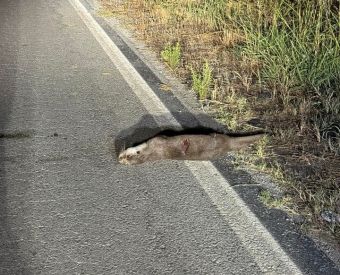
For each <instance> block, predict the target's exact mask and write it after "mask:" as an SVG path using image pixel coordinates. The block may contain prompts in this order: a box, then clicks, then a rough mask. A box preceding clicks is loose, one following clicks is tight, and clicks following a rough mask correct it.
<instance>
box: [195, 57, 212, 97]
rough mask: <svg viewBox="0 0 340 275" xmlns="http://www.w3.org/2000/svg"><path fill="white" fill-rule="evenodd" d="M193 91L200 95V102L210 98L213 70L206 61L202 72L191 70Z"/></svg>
mask: <svg viewBox="0 0 340 275" xmlns="http://www.w3.org/2000/svg"><path fill="white" fill-rule="evenodd" d="M191 77H192V89H193V90H194V91H195V92H196V93H197V94H198V98H199V99H200V100H204V99H207V98H208V92H209V88H210V86H211V84H212V80H213V78H212V69H211V68H210V66H209V63H208V62H207V61H206V62H205V63H204V65H203V68H202V72H201V73H200V72H196V71H195V70H194V69H193V68H191Z"/></svg>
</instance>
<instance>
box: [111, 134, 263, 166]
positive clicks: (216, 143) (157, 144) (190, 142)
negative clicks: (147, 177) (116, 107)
mask: <svg viewBox="0 0 340 275" xmlns="http://www.w3.org/2000/svg"><path fill="white" fill-rule="evenodd" d="M263 136H264V134H256V135H250V136H242V137H231V136H228V135H224V134H219V133H212V134H209V135H177V136H171V137H169V136H156V137H154V138H151V139H149V140H148V141H146V142H144V143H142V144H140V145H137V146H135V147H130V148H128V149H126V150H124V151H123V152H121V153H120V154H119V157H118V159H119V162H120V163H122V164H140V163H144V162H147V161H156V160H161V159H176V160H211V159H214V158H217V157H220V156H222V155H224V154H226V153H227V152H229V151H235V150H238V149H242V148H245V147H247V146H248V145H250V144H252V143H254V142H255V141H257V140H259V139H260V138H261V137H263Z"/></svg>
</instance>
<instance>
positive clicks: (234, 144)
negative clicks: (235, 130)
mask: <svg viewBox="0 0 340 275" xmlns="http://www.w3.org/2000/svg"><path fill="white" fill-rule="evenodd" d="M264 136H265V134H256V135H250V136H242V137H230V141H229V146H230V149H231V150H233V151H235V150H239V149H243V148H246V147H247V146H249V145H251V144H253V143H254V142H256V141H258V140H259V139H261V138H262V137H264Z"/></svg>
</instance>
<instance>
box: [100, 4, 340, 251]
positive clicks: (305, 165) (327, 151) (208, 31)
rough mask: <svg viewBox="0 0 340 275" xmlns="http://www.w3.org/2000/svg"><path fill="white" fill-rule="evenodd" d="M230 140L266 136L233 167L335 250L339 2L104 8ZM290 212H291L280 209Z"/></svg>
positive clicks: (339, 174) (338, 233) (339, 236)
mask: <svg viewBox="0 0 340 275" xmlns="http://www.w3.org/2000/svg"><path fill="white" fill-rule="evenodd" d="M102 3H103V4H104V7H105V10H107V11H109V13H110V14H111V13H112V14H114V15H115V16H121V18H123V20H125V22H127V23H128V25H129V26H131V27H133V28H134V30H135V31H136V33H137V34H139V35H140V37H141V38H142V39H143V40H144V41H146V43H147V44H148V45H150V46H152V47H153V48H154V49H155V51H157V52H158V53H159V55H160V58H162V59H163V60H164V61H165V62H166V63H167V64H168V66H169V67H170V68H171V70H172V71H173V72H174V73H175V74H176V75H177V76H178V77H180V78H181V79H182V80H183V81H184V82H185V83H187V84H188V85H189V86H190V87H191V88H192V89H193V90H194V91H195V92H196V93H197V95H198V99H199V100H200V101H201V102H202V106H203V108H204V110H205V111H206V112H208V113H210V114H212V115H213V116H214V117H216V118H217V119H219V120H220V121H221V122H222V123H224V124H225V125H226V126H227V127H228V128H229V129H230V130H232V131H240V130H249V129H258V128H262V129H265V130H267V131H268V132H271V133H272V135H271V136H270V137H269V138H267V139H265V140H263V141H262V142H261V143H259V144H257V145H256V146H254V148H253V150H252V151H251V152H247V153H246V154H239V155H238V156H237V157H236V162H238V163H240V164H241V163H248V164H251V166H252V167H254V168H256V169H259V170H262V171H264V172H267V173H270V174H271V175H272V176H273V177H274V178H275V179H276V180H277V181H278V183H279V184H280V185H281V187H282V188H283V190H284V191H285V195H284V197H283V198H281V199H275V200H273V199H272V198H271V196H270V194H268V193H266V192H264V193H262V194H261V196H260V197H261V198H262V200H263V202H265V203H266V202H267V204H268V205H270V206H272V207H280V208H283V209H287V207H289V208H290V209H291V210H292V211H290V212H294V213H298V214H299V215H301V216H302V217H303V219H301V221H302V222H301V224H302V226H303V228H308V230H309V231H310V232H311V231H313V232H321V233H328V235H331V236H333V240H335V242H338V244H340V156H339V155H340V88H339V87H340V2H339V1H337V0H304V1H302V0H296V1H293V0H256V1H246V0H239V1H235V0H229V1H226V0H177V1H175V0H130V1H119V0H102ZM288 202H289V203H288Z"/></svg>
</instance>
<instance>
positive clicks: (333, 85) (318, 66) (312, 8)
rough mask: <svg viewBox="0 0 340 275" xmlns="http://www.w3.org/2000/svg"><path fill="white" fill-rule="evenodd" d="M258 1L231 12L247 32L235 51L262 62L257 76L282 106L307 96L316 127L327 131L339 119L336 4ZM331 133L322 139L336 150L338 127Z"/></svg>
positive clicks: (339, 34) (339, 138)
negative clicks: (252, 6) (254, 7)
mask: <svg viewBox="0 0 340 275" xmlns="http://www.w3.org/2000/svg"><path fill="white" fill-rule="evenodd" d="M257 2H258V4H259V5H260V6H261V8H263V10H262V9H261V10H258V12H257V13H254V10H252V9H250V10H248V12H245V13H244V14H241V15H238V16H236V17H235V24H237V25H238V26H239V27H240V28H241V29H242V30H243V33H244V35H245V43H244V44H243V45H240V46H239V48H238V52H242V55H244V56H246V57H247V58H249V59H255V60H257V61H258V62H259V64H261V70H260V71H259V72H260V75H258V78H259V79H261V80H262V81H263V84H264V85H266V86H269V87H270V88H271V89H272V91H273V94H274V95H275V96H278V97H279V98H280V99H281V101H282V103H283V104H284V106H285V107H286V108H288V106H289V105H295V106H299V104H301V102H303V101H305V100H307V101H309V102H310V105H311V106H312V108H313V110H312V112H313V113H314V114H313V117H311V118H310V120H312V121H313V123H314V125H315V127H316V130H317V131H319V132H321V133H322V132H324V131H325V130H326V129H328V130H329V131H330V130H331V128H332V126H333V125H334V124H336V123H339V121H340V111H339V110H340V89H339V87H340V44H339V43H340V31H339V27H340V23H339V22H340V21H339V12H336V11H339V7H336V6H335V1H323V0H317V1H294V2H291V1H286V0H280V1H279V0H278V1H264V0H259V1H257ZM258 8H259V7H258ZM265 10H267V12H265ZM321 136H322V134H321ZM330 136H331V137H332V138H329V137H327V136H324V139H326V140H327V142H329V143H330V149H331V150H333V151H334V152H338V153H339V152H340V145H339V144H340V131H339V130H338V129H337V128H334V130H333V132H332V134H331V135H330Z"/></svg>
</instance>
